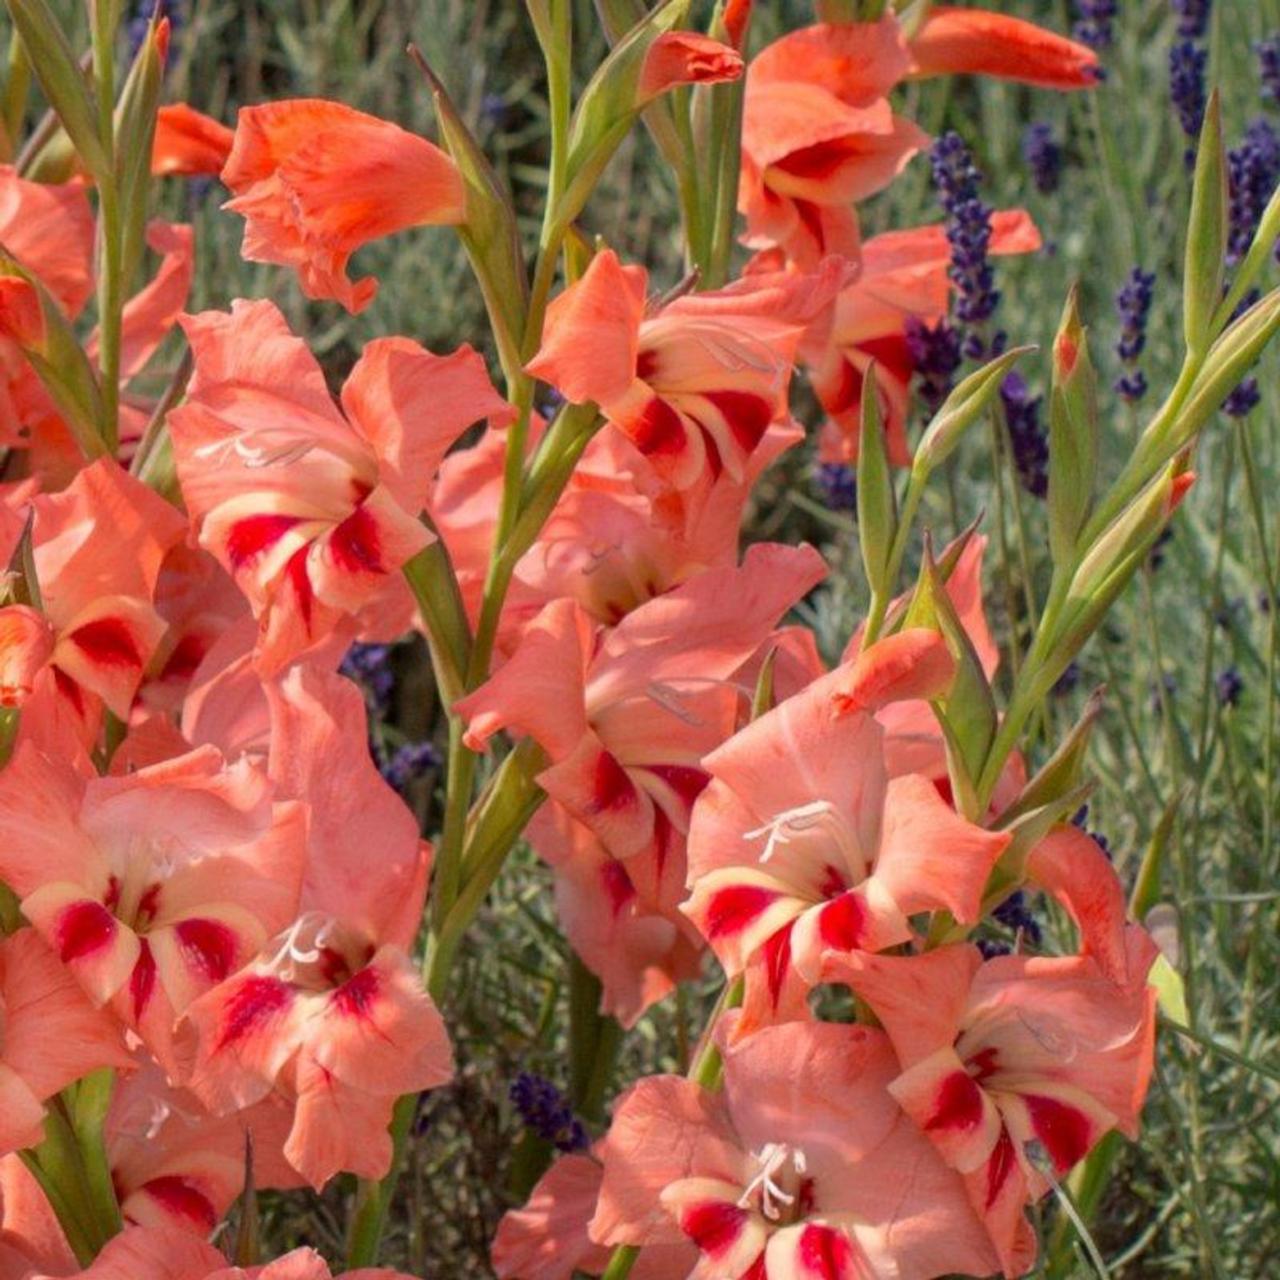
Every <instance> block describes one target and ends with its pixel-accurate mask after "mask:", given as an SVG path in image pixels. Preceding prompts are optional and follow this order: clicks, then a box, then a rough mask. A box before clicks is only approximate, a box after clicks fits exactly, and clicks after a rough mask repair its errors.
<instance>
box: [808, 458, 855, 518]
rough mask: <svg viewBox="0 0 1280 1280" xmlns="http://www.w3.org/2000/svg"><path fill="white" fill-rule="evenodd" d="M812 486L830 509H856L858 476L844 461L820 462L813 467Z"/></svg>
mask: <svg viewBox="0 0 1280 1280" xmlns="http://www.w3.org/2000/svg"><path fill="white" fill-rule="evenodd" d="M813 486H814V488H815V489H817V491H818V493H819V495H820V496H821V498H822V501H823V503H824V505H825V506H827V507H828V508H829V509H830V510H832V511H857V509H858V478H857V476H856V475H855V474H854V470H853V468H852V467H851V466H849V465H848V463H845V462H820V463H818V465H817V466H816V467H815V468H814V469H813Z"/></svg>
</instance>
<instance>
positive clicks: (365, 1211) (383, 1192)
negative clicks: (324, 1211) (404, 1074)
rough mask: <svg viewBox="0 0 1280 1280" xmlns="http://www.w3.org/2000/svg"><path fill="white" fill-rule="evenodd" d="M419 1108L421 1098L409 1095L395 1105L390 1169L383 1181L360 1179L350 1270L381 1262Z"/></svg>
mask: <svg viewBox="0 0 1280 1280" xmlns="http://www.w3.org/2000/svg"><path fill="white" fill-rule="evenodd" d="M417 1106H418V1095H417V1094H416V1093H406V1094H405V1095H404V1097H402V1098H401V1099H400V1100H399V1101H398V1102H397V1103H396V1109H395V1111H394V1112H393V1113H392V1117H391V1142H392V1156H391V1170H390V1172H389V1173H388V1174H387V1176H386V1177H385V1178H383V1179H382V1181H381V1182H370V1181H368V1180H366V1179H364V1178H361V1179H360V1183H359V1186H358V1189H357V1191H356V1207H355V1211H354V1213H353V1214H352V1215H351V1229H350V1233H349V1235H348V1239H347V1270H348V1271H354V1270H356V1269H357V1268H359V1267H372V1266H373V1265H374V1264H375V1263H376V1262H377V1260H378V1249H379V1246H380V1245H381V1243H382V1233H383V1231H384V1230H385V1229H386V1225H387V1212H388V1210H389V1209H390V1207H391V1201H392V1198H393V1197H394V1196H395V1191H396V1184H397V1182H399V1180H400V1168H401V1165H402V1164H403V1160H404V1147H405V1143H406V1141H407V1140H408V1137H409V1129H410V1127H411V1126H412V1124H413V1116H414V1112H415V1111H416V1110H417Z"/></svg>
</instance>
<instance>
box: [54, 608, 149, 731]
mask: <svg viewBox="0 0 1280 1280" xmlns="http://www.w3.org/2000/svg"><path fill="white" fill-rule="evenodd" d="M167 629H168V624H167V623H166V622H165V620H164V619H163V618H162V617H160V615H159V614H158V613H157V612H156V611H155V609H154V608H153V607H152V606H151V604H150V603H149V602H148V601H146V600H140V599H138V598H136V597H133V598H131V597H129V596H103V597H102V598H101V599H99V600H97V601H95V602H94V603H93V604H91V605H89V606H88V607H87V608H85V609H82V610H81V611H80V612H79V613H77V614H76V615H75V617H74V618H72V619H70V620H69V621H68V623H67V625H66V626H65V627H64V628H63V630H62V633H61V635H60V636H59V637H58V642H57V645H56V646H55V648H54V651H53V659H52V660H53V663H54V665H55V666H56V667H57V668H58V670H59V671H61V672H62V673H63V674H64V675H66V676H68V677H70V679H72V680H73V681H74V682H75V683H76V684H78V685H80V686H81V687H82V688H83V689H86V690H88V692H90V693H93V694H96V695H97V696H98V697H99V698H101V699H102V701H103V702H104V703H106V705H107V706H108V707H109V708H110V709H111V711H112V712H114V714H115V715H117V716H118V717H119V718H120V719H122V720H127V719H128V717H129V712H130V709H131V708H132V706H133V700H134V698H135V696H136V695H137V692H138V686H139V684H140V683H141V681H142V677H143V675H144V673H145V671H146V669H147V665H148V663H149V662H150V661H151V656H152V654H153V653H155V651H156V647H157V645H159V643H160V639H161V637H162V636H163V635H164V633H165V631H166V630H167Z"/></svg>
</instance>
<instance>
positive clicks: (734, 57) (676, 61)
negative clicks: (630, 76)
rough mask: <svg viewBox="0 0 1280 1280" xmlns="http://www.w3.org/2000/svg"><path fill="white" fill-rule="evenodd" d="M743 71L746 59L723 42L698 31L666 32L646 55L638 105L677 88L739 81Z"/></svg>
mask: <svg viewBox="0 0 1280 1280" xmlns="http://www.w3.org/2000/svg"><path fill="white" fill-rule="evenodd" d="M743 67H744V63H743V61H742V55H741V54H740V53H738V51H737V50H736V49H731V48H730V47H729V46H728V45H727V44H721V43H720V41H719V40H712V39H711V37H710V36H704V35H699V34H698V33H697V32H694V31H666V32H664V33H663V34H662V35H660V36H659V37H658V38H657V39H656V40H655V41H654V42H653V43H652V44H651V45H650V46H649V51H648V52H647V53H646V54H645V59H644V65H643V67H642V68H641V70H640V80H639V83H638V84H637V85H636V103H637V105H642V104H643V103H646V102H648V101H650V100H651V99H653V98H656V97H657V96H658V95H659V94H660V93H665V92H666V91H667V90H668V89H673V88H675V87H676V86H677V85H682V84H719V83H721V82H723V81H725V80H737V79H738V78H739V77H740V76H741V75H742V71H743Z"/></svg>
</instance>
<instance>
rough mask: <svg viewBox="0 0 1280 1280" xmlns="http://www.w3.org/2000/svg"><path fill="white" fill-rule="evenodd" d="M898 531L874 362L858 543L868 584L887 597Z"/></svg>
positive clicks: (866, 379) (861, 464) (862, 449)
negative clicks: (891, 559)
mask: <svg viewBox="0 0 1280 1280" xmlns="http://www.w3.org/2000/svg"><path fill="white" fill-rule="evenodd" d="M897 533H898V504H897V500H896V499H895V497H894V493H893V478H892V476H891V475H890V473H889V458H888V454H887V453H886V451H885V443H884V425H883V424H882V422H881V420H880V392H879V387H878V385H877V380H876V365H875V361H872V362H871V364H870V365H869V366H868V368H867V371H866V373H865V375H864V376H863V381H862V416H861V426H860V431H859V436H858V544H859V547H860V549H861V551H862V564H863V567H864V568H865V570H866V574H867V583H868V584H869V585H870V587H871V589H872V591H874V592H875V593H876V594H877V595H880V596H883V595H885V594H887V593H888V592H889V591H890V590H892V587H893V583H892V582H890V581H889V560H890V556H891V553H892V549H893V542H894V538H895V537H896V536H897Z"/></svg>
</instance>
